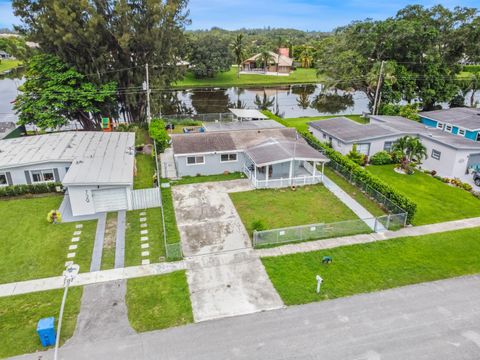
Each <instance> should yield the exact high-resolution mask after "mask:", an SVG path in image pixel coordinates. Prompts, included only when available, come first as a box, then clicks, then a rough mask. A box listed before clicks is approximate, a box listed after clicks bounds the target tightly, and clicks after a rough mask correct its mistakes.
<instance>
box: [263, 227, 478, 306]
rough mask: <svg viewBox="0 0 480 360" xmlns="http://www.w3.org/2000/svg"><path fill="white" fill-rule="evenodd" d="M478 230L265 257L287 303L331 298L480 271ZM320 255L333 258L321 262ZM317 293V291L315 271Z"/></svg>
mask: <svg viewBox="0 0 480 360" xmlns="http://www.w3.org/2000/svg"><path fill="white" fill-rule="evenodd" d="M479 230H480V229H479V228H473V229H465V230H458V231H451V232H445V233H439V234H431V235H424V236H418V237H405V238H399V239H394V240H387V241H380V242H375V243H368V244H361V245H352V246H344V247H339V248H334V249H329V250H321V251H314V252H309V253H299V254H293V255H286V256H280V257H268V258H263V259H262V262H263V264H264V265H265V268H266V270H267V273H268V275H269V276H270V279H271V280H272V283H273V285H274V286H275V288H276V290H277V291H278V293H279V294H280V296H281V297H282V299H283V301H284V302H285V304H287V305H295V304H304V303H309V302H314V301H320V300H326V299H334V298H339V297H343V296H349V295H354V294H359V293H367V292H373V291H379V290H384V289H389V288H394V287H398V286H404V285H410V284H416V283H421V282H427V281H434V280H440V279H446V278H451V277H456V276H461V275H468V274H475V273H478V272H480V262H479V261H478V253H479V251H480V231H479ZM324 256H331V257H332V258H333V262H332V263H331V264H329V265H322V259H323V257H324ZM317 274H318V275H320V276H322V278H323V279H324V282H323V284H322V289H321V293H320V294H317V293H316V292H315V288H316V281H315V277H316V275H317Z"/></svg>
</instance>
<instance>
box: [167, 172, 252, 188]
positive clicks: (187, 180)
mask: <svg viewBox="0 0 480 360" xmlns="http://www.w3.org/2000/svg"><path fill="white" fill-rule="evenodd" d="M244 178H245V175H244V174H243V173H241V172H233V173H228V174H218V175H199V176H184V177H182V178H181V179H180V180H174V181H171V184H172V185H185V184H197V183H203V182H210V181H227V180H237V179H244Z"/></svg>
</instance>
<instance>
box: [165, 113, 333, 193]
mask: <svg viewBox="0 0 480 360" xmlns="http://www.w3.org/2000/svg"><path fill="white" fill-rule="evenodd" d="M171 137H172V146H173V157H174V162H175V167H176V170H177V174H178V176H180V177H182V176H195V175H213V174H222V173H225V172H244V173H245V174H246V175H247V177H248V178H249V179H250V180H251V181H252V185H253V186H255V187H257V188H265V187H286V186H290V185H304V184H315V183H320V182H322V180H323V174H322V171H319V170H317V166H318V165H320V164H321V165H323V164H324V163H325V162H326V161H328V159H327V158H326V157H325V156H324V155H322V154H321V153H320V152H318V151H317V150H315V149H314V148H312V147H310V146H309V145H308V144H307V143H306V142H305V140H304V139H303V138H301V137H299V136H298V134H297V132H296V130H295V129H292V128H285V127H283V126H281V125H279V124H278V123H277V122H275V121H272V122H271V121H269V120H264V121H256V122H251V121H247V122H233V123H228V124H211V125H208V126H206V132H205V133H195V134H174V135H172V136H171Z"/></svg>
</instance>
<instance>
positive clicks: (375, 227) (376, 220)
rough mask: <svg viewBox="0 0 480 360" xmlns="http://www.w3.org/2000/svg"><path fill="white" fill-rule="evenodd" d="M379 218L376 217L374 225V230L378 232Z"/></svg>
mask: <svg viewBox="0 0 480 360" xmlns="http://www.w3.org/2000/svg"><path fill="white" fill-rule="evenodd" d="M377 224H378V218H375V224H374V225H373V231H374V232H377Z"/></svg>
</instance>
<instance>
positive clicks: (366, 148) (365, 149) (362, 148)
mask: <svg viewBox="0 0 480 360" xmlns="http://www.w3.org/2000/svg"><path fill="white" fill-rule="evenodd" d="M357 151H358V152H359V153H360V154H363V155H368V153H369V152H370V144H357Z"/></svg>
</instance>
